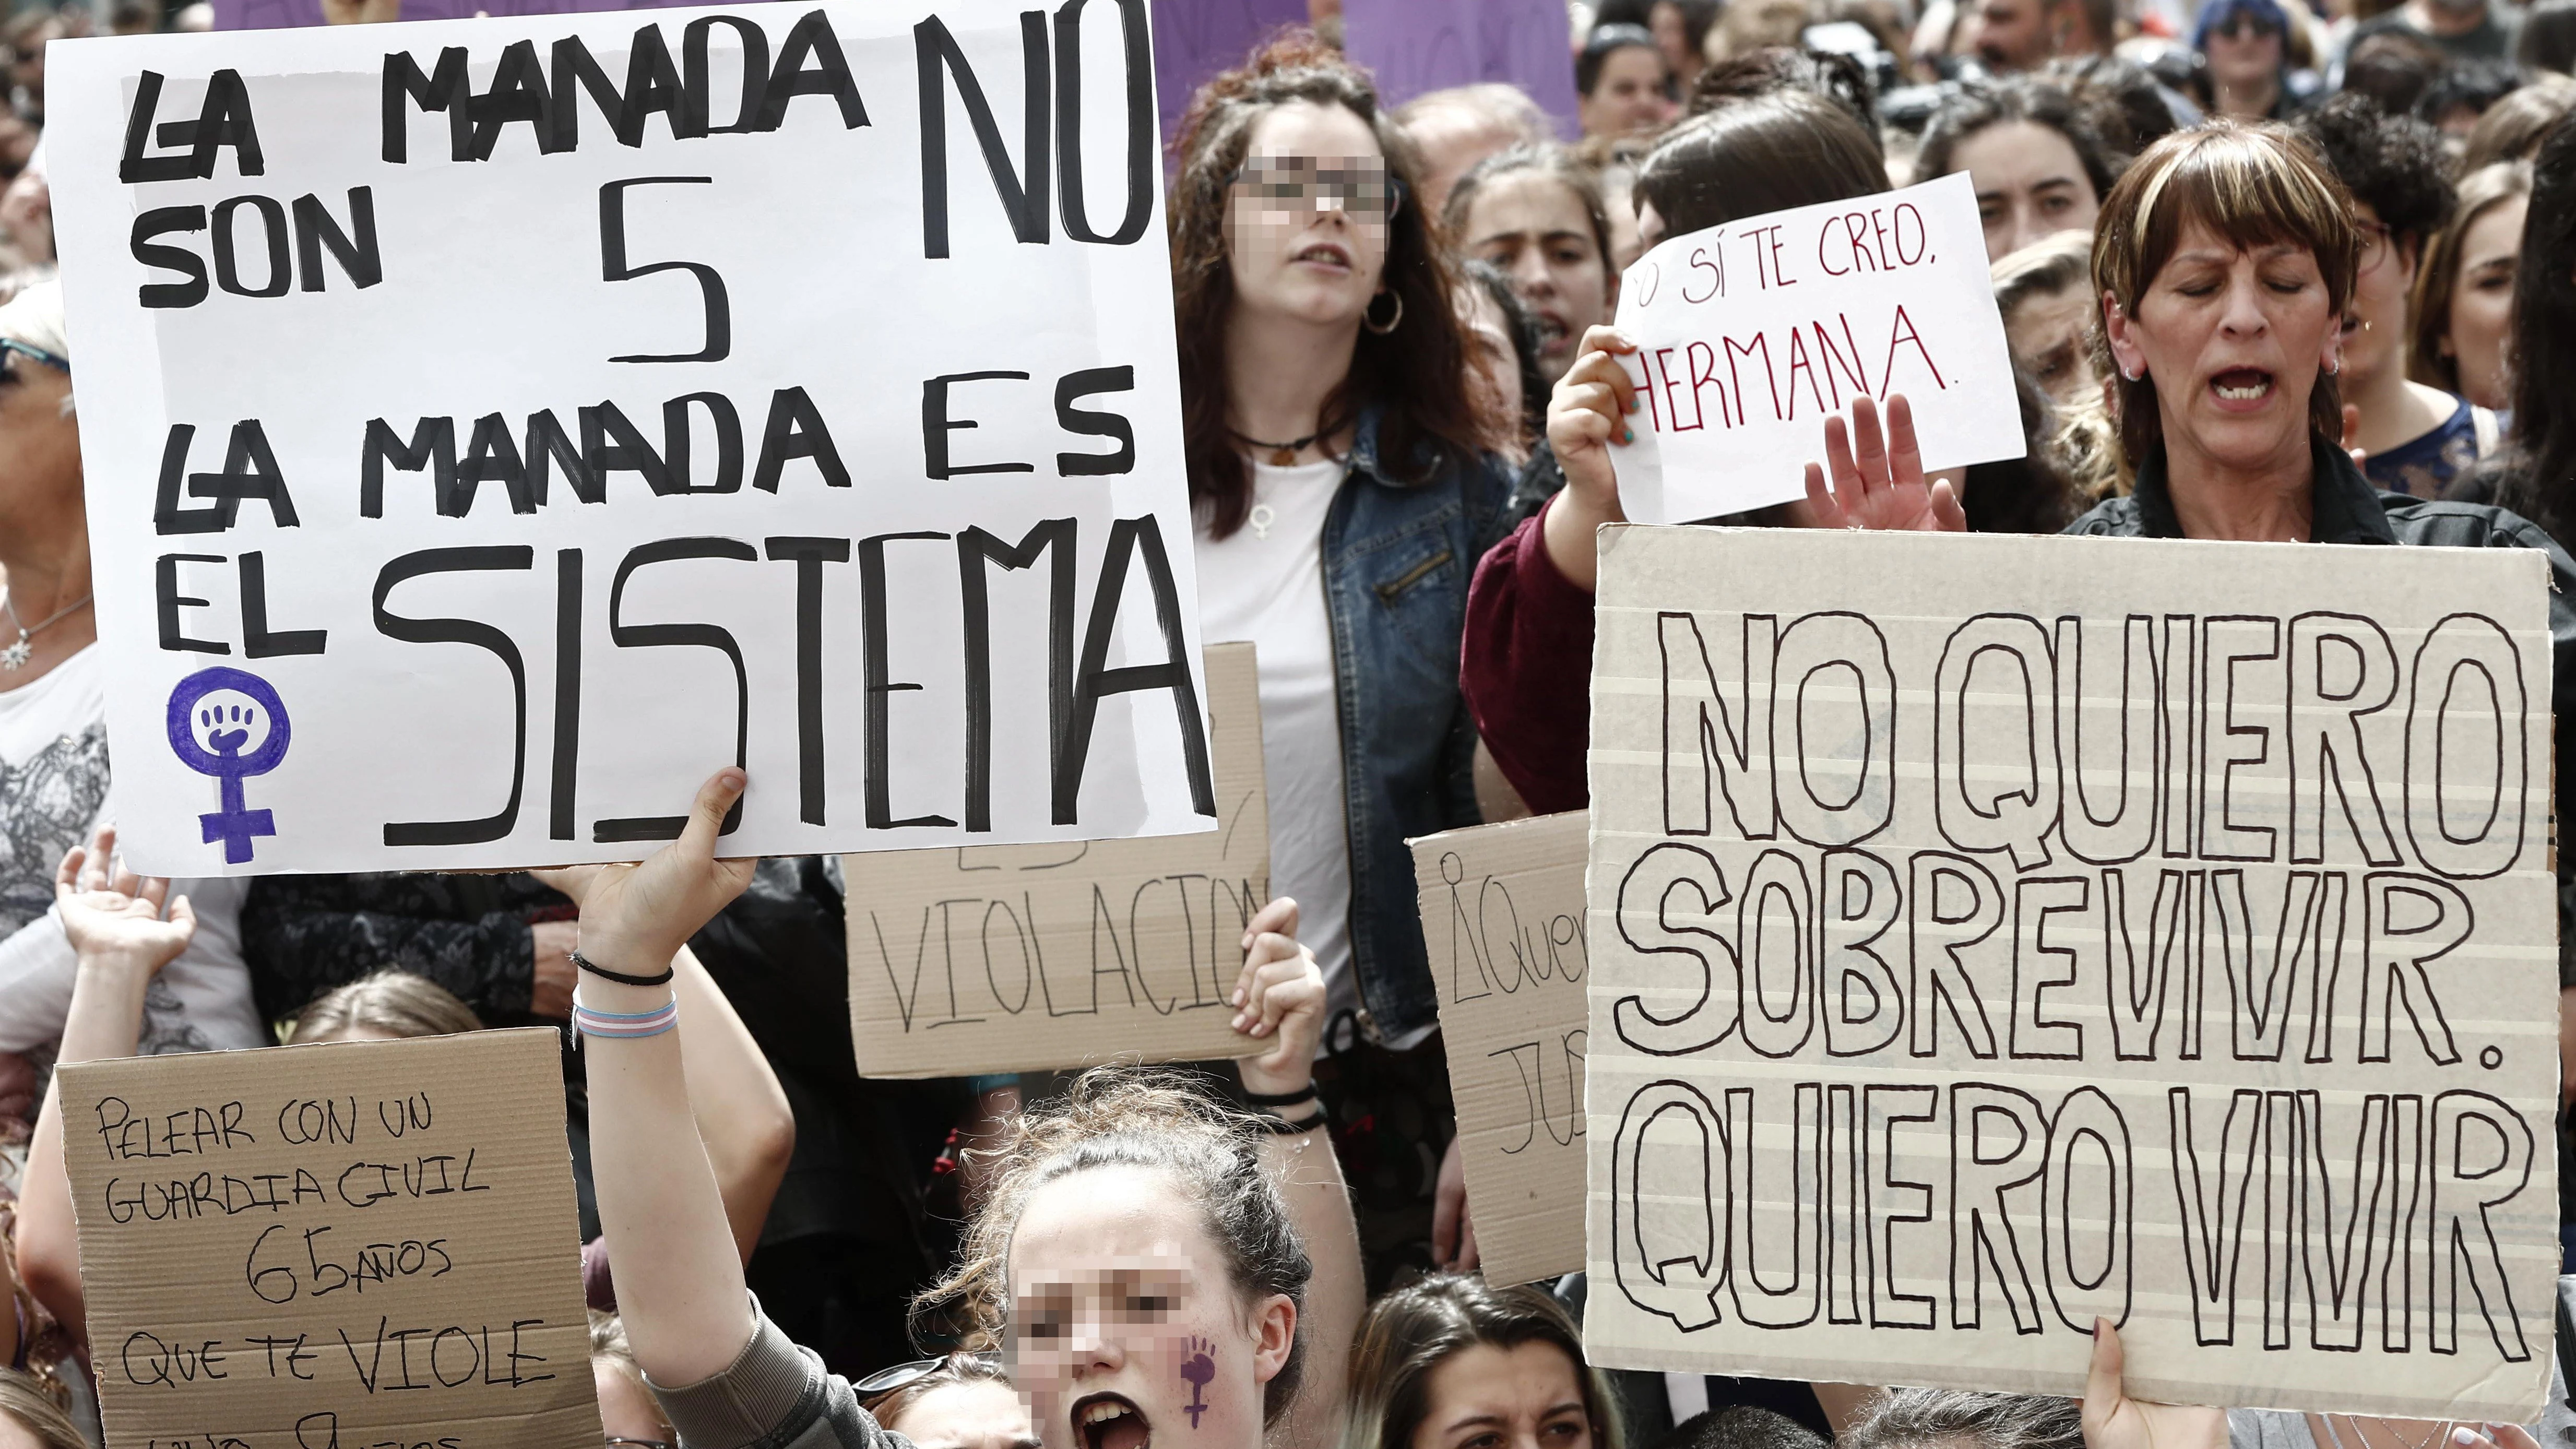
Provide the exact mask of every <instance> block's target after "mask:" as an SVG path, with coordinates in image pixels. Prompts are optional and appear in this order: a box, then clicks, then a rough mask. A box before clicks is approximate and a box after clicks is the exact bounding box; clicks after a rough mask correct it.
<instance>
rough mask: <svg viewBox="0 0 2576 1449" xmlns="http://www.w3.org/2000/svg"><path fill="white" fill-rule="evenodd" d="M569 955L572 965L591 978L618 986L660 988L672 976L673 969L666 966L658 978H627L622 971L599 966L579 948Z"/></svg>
mask: <svg viewBox="0 0 2576 1449" xmlns="http://www.w3.org/2000/svg"><path fill="white" fill-rule="evenodd" d="M570 955H571V959H572V964H573V965H575V966H578V967H580V968H581V969H582V970H584V971H587V972H589V973H590V974H591V975H593V976H596V977H599V978H600V979H601V980H603V981H614V982H616V983H617V984H618V985H620V986H660V985H663V984H664V983H666V982H668V981H669V980H670V979H671V976H672V969H673V968H671V967H668V966H665V967H663V968H662V974H661V975H659V976H629V975H627V974H626V973H625V972H623V971H611V970H609V969H608V968H607V967H605V966H602V965H600V964H599V963H598V962H596V961H593V960H591V959H590V958H589V957H587V956H585V955H583V954H581V951H580V950H579V948H575V949H574V950H573V951H572V952H571V953H570Z"/></svg>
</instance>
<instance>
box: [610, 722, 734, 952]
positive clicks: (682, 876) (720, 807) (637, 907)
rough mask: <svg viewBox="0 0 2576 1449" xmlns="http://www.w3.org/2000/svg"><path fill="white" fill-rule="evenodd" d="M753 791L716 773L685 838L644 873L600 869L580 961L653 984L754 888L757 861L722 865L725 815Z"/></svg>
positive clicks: (650, 860)
mask: <svg viewBox="0 0 2576 1449" xmlns="http://www.w3.org/2000/svg"><path fill="white" fill-rule="evenodd" d="M748 783H749V781H748V779H747V778H746V777H745V776H744V774H743V772H742V771H740V770H738V769H734V768H730V767H728V768H726V769H722V770H718V771H717V772H716V773H715V774H714V775H713V776H711V777H709V779H708V780H707V782H706V783H705V784H703V785H700V786H699V787H698V798H697V800H696V802H695V803H694V804H692V805H691V806H690V807H689V823H688V824H687V825H686V826H684V827H683V828H682V829H681V831H680V838H679V839H677V840H674V841H672V842H671V843H670V844H668V845H665V846H663V847H662V848H661V849H660V850H657V851H655V852H653V853H652V854H651V855H650V856H648V857H646V858H645V860H644V862H643V863H642V864H640V865H608V866H601V867H600V868H599V872H598V874H597V875H595V876H593V877H591V879H590V881H589V883H588V885H587V886H586V887H583V888H582V890H581V953H582V955H583V956H585V957H587V958H589V959H590V960H592V961H594V962H597V963H598V964H599V965H601V966H605V967H607V968H608V969H609V970H611V971H622V972H625V973H627V974H628V975H633V976H650V975H653V974H655V973H656V972H659V971H660V970H662V969H663V968H664V967H666V966H668V965H670V964H671V958H672V957H673V956H676V955H678V954H679V952H680V948H681V947H682V946H685V945H687V944H688V941H689V938H690V937H691V936H694V935H696V934H697V933H698V928H700V927H701V926H704V925H705V924H706V923H707V922H708V921H710V920H713V919H714V918H715V914H716V912H718V911H721V910H723V909H724V908H725V907H726V905H728V904H730V903H731V902H732V900H733V898H734V897H736V896H738V895H741V894H742V888H743V887H744V886H747V885H749V884H751V872H752V868H753V866H755V865H757V864H758V862H757V861H753V860H749V859H744V860H718V859H716V836H717V832H719V831H720V830H722V829H723V828H724V817H725V812H726V811H728V810H730V809H732V808H733V802H734V801H736V800H739V799H741V798H742V792H743V789H744V787H745V786H746V785H747V784H748Z"/></svg>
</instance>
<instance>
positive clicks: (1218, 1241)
mask: <svg viewBox="0 0 2576 1449" xmlns="http://www.w3.org/2000/svg"><path fill="white" fill-rule="evenodd" d="M1265 1140H1267V1136H1266V1134H1265V1133H1264V1132H1263V1131H1262V1129H1261V1128H1260V1127H1258V1126H1256V1125H1255V1123H1254V1120H1253V1119H1252V1118H1250V1117H1249V1116H1247V1115H1246V1114H1244V1113H1243V1112H1241V1111H1239V1110H1237V1109H1235V1108H1233V1107H1231V1106H1228V1105H1227V1104H1225V1103H1224V1102H1221V1101H1219V1100H1218V1099H1216V1098H1215V1097H1213V1096H1210V1095H1209V1094H1208V1092H1207V1090H1206V1089H1205V1088H1204V1087H1203V1086H1202V1085H1201V1084H1200V1082H1199V1081H1198V1080H1197V1079H1194V1078H1191V1077H1187V1076H1183V1075H1181V1074H1179V1073H1176V1072H1168V1071H1155V1070H1150V1069H1144V1068H1137V1067H1094V1068H1092V1069H1091V1070H1090V1071H1087V1072H1084V1073H1083V1074H1082V1075H1081V1076H1079V1077H1077V1078H1075V1079H1074V1083H1073V1088H1072V1090H1071V1091H1070V1092H1069V1093H1067V1094H1066V1096H1065V1098H1064V1100H1062V1101H1060V1102H1054V1103H1050V1104H1047V1105H1045V1106H1043V1107H1040V1108H1037V1109H1035V1110H1032V1111H1029V1112H1026V1113H1024V1114H1022V1116H1021V1117H1020V1119H1019V1121H1018V1123H1017V1125H1016V1126H1015V1128H1014V1129H1013V1130H1012V1132H1011V1135H1010V1137H1009V1139H1008V1140H1007V1141H1005V1142H1004V1143H1003V1144H1002V1145H1001V1146H1000V1147H998V1148H995V1149H992V1150H991V1151H990V1152H988V1153H980V1154H978V1156H979V1158H986V1159H989V1160H990V1163H991V1166H990V1168H989V1169H988V1170H989V1171H990V1172H991V1173H992V1174H993V1176H992V1186H991V1188H990V1189H989V1190H988V1191H987V1192H986V1194H985V1197H984V1205H983V1207H982V1208H981V1209H979V1210H978V1211H977V1212H976V1214H975V1221H974V1222H973V1223H972V1224H970V1225H969V1226H968V1228H967V1230H966V1241H965V1243H964V1249H963V1252H962V1253H961V1254H960V1255H959V1264H958V1267H957V1269H956V1271H955V1272H953V1273H951V1274H949V1276H948V1277H947V1278H946V1279H945V1280H943V1281H941V1282H939V1283H937V1284H934V1285H932V1286H931V1287H930V1288H929V1289H927V1290H925V1291H924V1292H923V1293H922V1294H921V1295H920V1296H919V1297H918V1298H916V1299H915V1300H914V1303H913V1308H914V1312H915V1314H916V1315H917V1316H918V1315H928V1314H942V1313H944V1314H947V1315H949V1316H951V1317H953V1318H956V1319H961V1320H963V1322H962V1323H960V1324H959V1325H958V1326H959V1327H960V1328H962V1329H963V1330H964V1336H965V1343H964V1346H965V1347H967V1348H974V1349H990V1348H998V1347H1000V1345H1001V1340H1002V1334H1003V1328H1004V1325H1005V1323H1006V1322H1007V1320H1008V1317H1009V1311H1010V1301H1011V1291H1010V1281H1009V1278H1010V1257H1011V1239H1012V1237H1013V1236H1014V1235H1015V1234H1016V1233H1017V1232H1018V1231H1019V1226H1020V1217H1021V1215H1022V1214H1023V1213H1025V1212H1026V1211H1027V1210H1028V1205H1029V1200H1030V1199H1031V1198H1033V1197H1035V1196H1036V1195H1037V1192H1038V1190H1039V1189H1040V1188H1043V1187H1046V1186H1048V1185H1049V1184H1051V1183H1055V1182H1058V1181H1061V1180H1063V1179H1065V1178H1068V1177H1071V1176H1073V1175H1074V1174H1076V1173H1079V1172H1087V1171H1091V1170H1093V1169H1097V1168H1115V1167H1132V1168H1143V1169H1146V1170H1148V1171H1155V1172H1165V1173H1169V1174H1170V1175H1171V1176H1172V1177H1173V1178H1175V1179H1177V1181H1178V1184H1179V1187H1180V1192H1179V1193H1178V1194H1176V1197H1175V1200H1176V1201H1180V1202H1186V1203H1189V1204H1190V1205H1191V1206H1193V1207H1195V1208H1196V1209H1197V1211H1198V1213H1199V1220H1200V1223H1201V1225H1202V1226H1203V1227H1205V1228H1206V1230H1207V1235H1208V1238H1209V1240H1210V1241H1212V1242H1213V1243H1215V1245H1216V1247H1217V1249H1218V1250H1219V1251H1220V1252H1221V1253H1223V1254H1224V1255H1225V1260H1226V1269H1227V1275H1228V1277H1230V1278H1231V1279H1232V1281H1233V1285H1234V1288H1235V1290H1236V1291H1237V1292H1238V1293H1240V1294H1241V1295H1243V1296H1244V1297H1245V1298H1246V1299H1251V1298H1255V1297H1266V1296H1268V1295H1271V1294H1281V1295H1284V1296H1285V1297H1287V1298H1288V1299H1289V1300H1290V1301H1291V1302H1294V1303H1295V1304H1296V1305H1297V1306H1298V1308H1299V1309H1300V1310H1301V1312H1300V1318H1299V1321H1300V1324H1301V1325H1302V1323H1303V1321H1304V1320H1303V1313H1302V1310H1303V1309H1304V1307H1305V1304H1306V1282H1307V1280H1308V1279H1309V1278H1311V1277H1313V1276H1314V1264H1313V1263H1312V1262H1310V1261H1309V1260H1308V1259H1307V1257H1306V1247H1305V1244H1304V1242H1303V1241H1302V1240H1301V1239H1300V1238H1299V1237H1298V1235H1297V1226H1296V1223H1295V1222H1294V1221H1293V1220H1292V1219H1291V1218H1290V1217H1289V1215H1288V1205H1287V1202H1286V1200H1285V1199H1284V1198H1283V1197H1281V1195H1280V1192H1279V1185H1278V1184H1277V1183H1276V1182H1274V1181H1272V1180H1271V1177H1270V1174H1269V1172H1268V1171H1266V1170H1265V1169H1264V1168H1263V1167H1262V1165H1261V1155H1260V1153H1261V1143H1262V1142H1263V1141H1265ZM1327 1150H1329V1149H1327ZM1305 1347H1306V1339H1305V1335H1304V1334H1303V1333H1302V1332H1301V1333H1299V1334H1298V1336H1297V1338H1296V1339H1295V1341H1294V1342H1293V1343H1292V1344H1291V1345H1290V1348H1289V1352H1288V1361H1287V1363H1286V1364H1285V1365H1284V1366H1283V1367H1281V1369H1280V1370H1279V1373H1278V1375H1277V1376H1276V1377H1275V1378H1273V1379H1271V1381H1270V1382H1269V1384H1268V1385H1267V1386H1266V1387H1265V1388H1264V1391H1263V1415H1262V1417H1263V1419H1264V1421H1265V1422H1269V1423H1275V1422H1277V1420H1278V1418H1279V1416H1280V1415H1281V1414H1283V1413H1285V1412H1286V1411H1287V1408H1288V1405H1289V1404H1290V1403H1291V1402H1292V1401H1293V1400H1294V1399H1295V1398H1296V1396H1297V1383H1298V1380H1299V1378H1300V1377H1301V1375H1302V1371H1303V1368H1304V1357H1305Z"/></svg>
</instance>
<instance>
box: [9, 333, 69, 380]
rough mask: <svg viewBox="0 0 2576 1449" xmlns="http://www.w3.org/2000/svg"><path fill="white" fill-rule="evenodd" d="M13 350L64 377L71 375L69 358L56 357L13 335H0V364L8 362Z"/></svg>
mask: <svg viewBox="0 0 2576 1449" xmlns="http://www.w3.org/2000/svg"><path fill="white" fill-rule="evenodd" d="M13 352H14V353H16V354H18V355H20V356H22V357H28V358H33V359H34V360H36V361H38V362H41V363H43V364H44V365H45V366H47V367H50V368H52V369H53V370H54V371H56V372H59V373H61V374H63V375H64V376H66V377H68V376H70V375H71V370H72V361H71V359H70V358H68V357H56V356H55V355H54V354H52V353H50V352H47V351H46V350H45V349H43V348H41V347H37V346H34V345H32V344H29V343H25V342H20V341H19V340H17V339H16V338H14V337H0V366H5V365H6V364H7V363H8V360H9V355H10V354H11V353H13Z"/></svg>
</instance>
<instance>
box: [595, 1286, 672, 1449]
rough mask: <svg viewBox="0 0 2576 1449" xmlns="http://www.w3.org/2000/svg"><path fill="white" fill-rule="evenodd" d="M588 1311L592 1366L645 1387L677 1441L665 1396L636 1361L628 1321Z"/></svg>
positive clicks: (597, 1311)
mask: <svg viewBox="0 0 2576 1449" xmlns="http://www.w3.org/2000/svg"><path fill="white" fill-rule="evenodd" d="M588 1311H589V1313H590V1362H591V1366H592V1367H594V1368H598V1367H605V1368H606V1369H607V1370H608V1371H609V1372H610V1373H613V1374H615V1375H617V1376H618V1377H619V1378H622V1379H625V1380H627V1381H628V1382H630V1383H632V1384H634V1385H635V1387H637V1388H639V1389H642V1390H643V1391H644V1397H645V1399H646V1400H647V1401H648V1402H650V1403H651V1404H652V1405H653V1412H654V1414H655V1415H656V1416H658V1417H659V1418H660V1419H661V1421H662V1429H663V1431H664V1432H665V1433H668V1434H670V1436H671V1437H672V1438H673V1439H674V1440H676V1439H678V1438H679V1437H680V1436H679V1432H678V1431H677V1430H676V1429H674V1428H673V1427H672V1425H671V1416H670V1415H669V1414H667V1413H664V1412H663V1409H662V1399H661V1396H660V1395H658V1394H656V1393H654V1392H653V1386H652V1385H651V1384H649V1383H646V1382H645V1381H644V1366H643V1365H642V1364H639V1363H637V1362H636V1361H635V1350H634V1348H633V1347H632V1346H631V1345H629V1344H628V1343H627V1342H626V1320H625V1319H623V1318H620V1317H618V1316H617V1315H616V1314H614V1313H602V1312H600V1311H599V1310H598V1309H596V1308H593V1309H590V1310H588Z"/></svg>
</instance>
